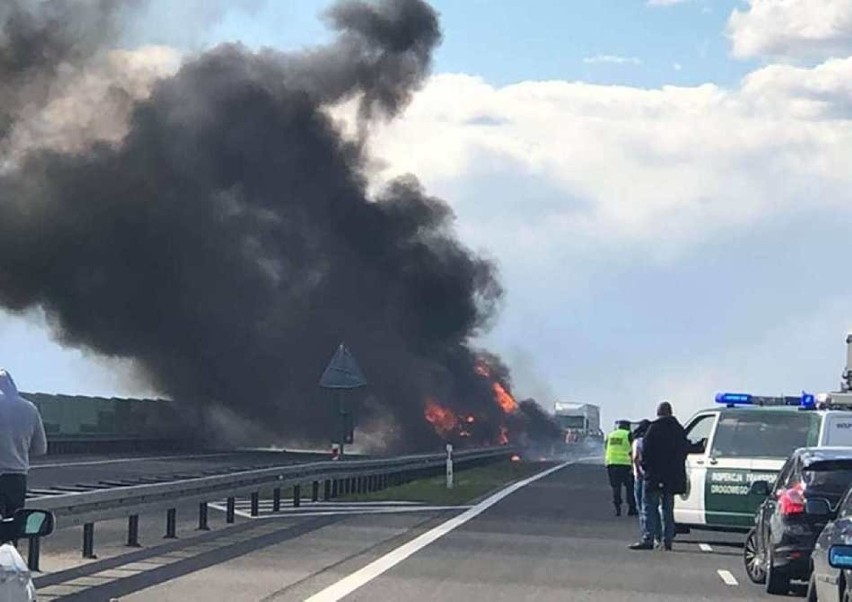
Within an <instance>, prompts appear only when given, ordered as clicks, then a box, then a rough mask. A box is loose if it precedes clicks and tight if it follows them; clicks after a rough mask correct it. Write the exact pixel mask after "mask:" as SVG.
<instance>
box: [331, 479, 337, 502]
mask: <svg viewBox="0 0 852 602" xmlns="http://www.w3.org/2000/svg"><path fill="white" fill-rule="evenodd" d="M338 483H339V481H338V480H337V479H333V480H332V481H331V498H332V499H334V498H336V497H337V490H338V489H339V485H338Z"/></svg>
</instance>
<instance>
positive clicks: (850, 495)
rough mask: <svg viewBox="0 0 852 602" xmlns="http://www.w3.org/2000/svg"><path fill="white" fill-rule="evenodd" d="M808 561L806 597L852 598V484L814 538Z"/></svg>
mask: <svg viewBox="0 0 852 602" xmlns="http://www.w3.org/2000/svg"><path fill="white" fill-rule="evenodd" d="M811 562H812V566H813V572H812V573H811V581H810V583H809V584H808V600H809V601H815V600H820V601H829V602H850V601H852V487H850V488H849V490H848V491H847V492H846V495H845V496H844V497H843V500H842V501H841V502H840V507H839V508H838V510H837V518H836V519H835V520H833V521H832V522H830V523H828V524H827V525H826V526H825V529H823V530H822V533H821V534H820V536H819V538H818V539H817V542H816V546H815V547H814V551H813V553H812V554H811Z"/></svg>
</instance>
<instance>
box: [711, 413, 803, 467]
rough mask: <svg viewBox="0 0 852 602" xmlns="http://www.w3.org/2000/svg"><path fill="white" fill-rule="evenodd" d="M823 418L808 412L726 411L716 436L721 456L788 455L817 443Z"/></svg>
mask: <svg viewBox="0 0 852 602" xmlns="http://www.w3.org/2000/svg"><path fill="white" fill-rule="evenodd" d="M818 436H819V418H818V417H817V416H816V415H815V414H808V413H804V412H801V413H800V412H789V413H787V412H784V413H780V412H775V413H770V412H765V413H764V412H759V413H758V412H749V413H745V412H743V413H739V414H723V415H722V416H721V417H720V418H719V424H718V427H717V428H716V435H715V436H714V437H713V451H712V453H713V455H714V456H716V457H720V458H786V457H787V456H789V455H790V454H791V453H792V452H793V450H795V449H796V448H799V447H807V446H809V445H816V443H817V438H818Z"/></svg>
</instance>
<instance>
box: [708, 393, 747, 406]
mask: <svg viewBox="0 0 852 602" xmlns="http://www.w3.org/2000/svg"><path fill="white" fill-rule="evenodd" d="M716 403H726V404H741V405H751V403H752V396H751V395H750V394H748V393H717V394H716Z"/></svg>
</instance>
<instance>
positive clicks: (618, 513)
mask: <svg viewBox="0 0 852 602" xmlns="http://www.w3.org/2000/svg"><path fill="white" fill-rule="evenodd" d="M615 515H616V516H621V506H616V507H615Z"/></svg>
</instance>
